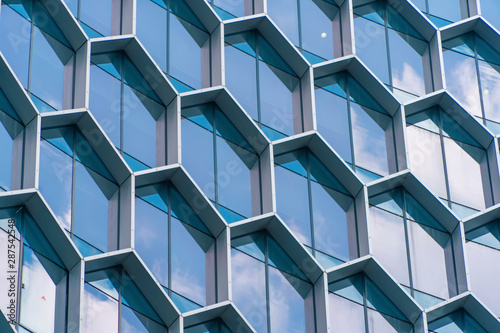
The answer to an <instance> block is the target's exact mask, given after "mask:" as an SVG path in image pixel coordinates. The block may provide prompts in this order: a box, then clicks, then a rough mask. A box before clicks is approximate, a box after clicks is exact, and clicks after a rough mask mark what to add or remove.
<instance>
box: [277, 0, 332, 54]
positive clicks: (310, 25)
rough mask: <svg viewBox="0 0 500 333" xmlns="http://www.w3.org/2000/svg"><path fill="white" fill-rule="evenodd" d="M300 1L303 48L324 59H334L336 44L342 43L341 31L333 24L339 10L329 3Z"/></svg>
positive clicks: (308, 0)
mask: <svg viewBox="0 0 500 333" xmlns="http://www.w3.org/2000/svg"><path fill="white" fill-rule="evenodd" d="M299 1H300V22H301V28H302V45H301V46H302V48H303V49H305V50H308V51H310V52H312V53H313V54H316V55H318V56H320V57H322V58H324V59H327V60H330V59H333V58H334V57H335V53H334V52H335V51H334V42H336V43H339V42H340V31H338V30H335V29H334V24H333V23H332V21H333V20H334V19H335V17H336V16H337V15H338V12H339V10H338V8H337V7H336V6H335V5H333V4H331V3H329V2H327V1H321V0H320V1H313V0H299ZM283 8H285V7H283ZM334 35H335V36H334Z"/></svg>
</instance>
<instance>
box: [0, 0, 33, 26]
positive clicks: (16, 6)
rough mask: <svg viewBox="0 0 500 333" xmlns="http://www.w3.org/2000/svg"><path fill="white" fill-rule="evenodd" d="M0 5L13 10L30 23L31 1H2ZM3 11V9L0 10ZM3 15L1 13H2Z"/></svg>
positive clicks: (31, 13)
mask: <svg viewBox="0 0 500 333" xmlns="http://www.w3.org/2000/svg"><path fill="white" fill-rule="evenodd" d="M2 5H8V6H9V7H10V8H12V9H13V10H15V11H16V12H17V13H18V14H19V15H21V16H23V17H24V18H25V19H27V20H28V21H31V16H32V15H33V1H32V0H21V1H16V0H4V1H2ZM2 11H3V9H2ZM2 15H3V13H2Z"/></svg>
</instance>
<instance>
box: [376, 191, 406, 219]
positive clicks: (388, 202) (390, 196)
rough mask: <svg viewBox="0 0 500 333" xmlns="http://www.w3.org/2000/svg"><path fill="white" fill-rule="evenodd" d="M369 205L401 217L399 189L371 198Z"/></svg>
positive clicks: (401, 207) (401, 206) (401, 203)
mask: <svg viewBox="0 0 500 333" xmlns="http://www.w3.org/2000/svg"><path fill="white" fill-rule="evenodd" d="M370 205H373V206H376V207H378V208H380V209H383V210H386V211H388V212H391V213H393V214H396V215H398V216H401V217H403V202H402V197H401V191H400V190H399V189H398V190H393V191H389V192H384V193H381V194H378V195H376V196H373V197H371V198H370Z"/></svg>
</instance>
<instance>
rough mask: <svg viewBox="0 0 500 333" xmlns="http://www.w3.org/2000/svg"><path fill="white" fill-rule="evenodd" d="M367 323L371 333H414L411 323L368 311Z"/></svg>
mask: <svg viewBox="0 0 500 333" xmlns="http://www.w3.org/2000/svg"><path fill="white" fill-rule="evenodd" d="M366 315H367V321H368V328H369V332H384V333H386V332H387V333H390V332H394V333H412V332H413V327H412V325H410V324H409V323H405V322H404V321H401V320H398V319H396V318H394V317H391V316H388V315H386V314H383V313H380V312H378V311H373V310H372V309H368V310H367V313H366Z"/></svg>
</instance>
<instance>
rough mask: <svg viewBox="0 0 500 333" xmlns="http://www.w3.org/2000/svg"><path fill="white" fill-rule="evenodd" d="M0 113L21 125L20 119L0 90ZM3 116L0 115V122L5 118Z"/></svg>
mask: <svg viewBox="0 0 500 333" xmlns="http://www.w3.org/2000/svg"><path fill="white" fill-rule="evenodd" d="M0 111H3V113H5V114H7V115H9V116H10V117H12V118H14V120H16V121H18V122H19V123H21V119H20V118H19V116H18V115H17V113H16V111H15V110H14V108H13V107H12V105H11V104H10V102H9V99H8V98H7V96H5V94H4V93H3V91H2V89H0ZM5 114H2V113H0V120H2V122H3V119H4V118H5Z"/></svg>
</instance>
